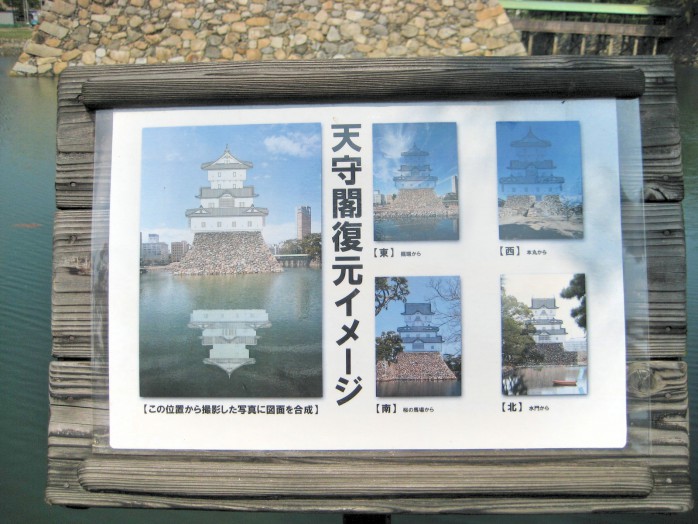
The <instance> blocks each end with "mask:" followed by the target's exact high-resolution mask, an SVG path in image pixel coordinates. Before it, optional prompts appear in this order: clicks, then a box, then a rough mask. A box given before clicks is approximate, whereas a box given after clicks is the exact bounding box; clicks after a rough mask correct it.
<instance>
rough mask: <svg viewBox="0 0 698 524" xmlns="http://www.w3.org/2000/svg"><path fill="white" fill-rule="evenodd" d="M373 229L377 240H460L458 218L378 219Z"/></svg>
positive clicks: (374, 237)
mask: <svg viewBox="0 0 698 524" xmlns="http://www.w3.org/2000/svg"><path fill="white" fill-rule="evenodd" d="M373 229H374V236H373V239H374V240H376V241H394V242H396V241H397V242H400V241H404V242H410V241H430V240H458V219H457V218H430V217H418V218H395V219H380V220H378V219H376V221H375V222H374V225H373Z"/></svg>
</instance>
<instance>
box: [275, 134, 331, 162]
mask: <svg viewBox="0 0 698 524" xmlns="http://www.w3.org/2000/svg"><path fill="white" fill-rule="evenodd" d="M264 147H266V149H267V151H268V152H269V153H271V154H272V155H285V156H292V157H298V158H310V157H312V156H314V155H317V154H318V153H319V151H320V135H318V134H306V133H286V134H284V135H271V136H268V137H266V138H265V139H264Z"/></svg>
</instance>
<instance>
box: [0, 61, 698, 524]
mask: <svg viewBox="0 0 698 524" xmlns="http://www.w3.org/2000/svg"><path fill="white" fill-rule="evenodd" d="M13 63H14V60H13V59H12V58H3V57H0V161H1V164H0V165H1V166H2V167H1V169H0V214H1V219H0V344H1V345H2V346H1V348H0V398H1V399H2V402H3V405H4V408H3V410H2V416H1V417H0V429H1V431H0V438H1V439H2V440H1V442H2V445H1V446H0V450H1V452H0V515H1V517H0V519H1V521H2V522H8V523H25V522H26V523H56V522H71V523H72V522H76V523H83V522H84V523H95V522H100V523H101V522H106V523H111V522H114V523H116V522H118V523H121V522H129V523H130V522H134V523H137V522H148V523H167V524H174V523H179V522H183V523H184V522H186V523H189V522H195V523H200V522H201V523H203V522H226V523H243V522H244V523H252V524H254V523H262V522H273V523H284V524H286V523H290V524H292V523H305V522H313V523H330V522H331V523H335V524H339V523H340V522H341V521H342V517H341V515H328V514H303V513H294V514H265V513H261V514H249V513H242V512H218V511H212V512H207V511H190V510H186V511H185V510H182V511H165V510H134V509H89V510H78V509H66V508H61V507H52V506H48V505H46V504H45V503H44V490H45V486H46V464H47V458H46V440H47V437H46V435H47V430H48V365H49V362H50V361H51V332H50V318H51V309H50V308H51V291H50V290H51V252H52V227H53V215H54V211H55V200H54V177H55V114H56V102H55V82H54V81H53V80H49V79H35V78H9V77H8V76H7V71H9V69H10V68H11V67H12V64H13ZM678 73H679V75H678V81H679V95H680V107H681V126H682V139H683V162H684V169H685V174H686V197H685V200H684V213H685V218H686V241H687V250H688V267H689V268H695V267H696V266H697V265H698V227H697V225H698V70H696V69H680V70H679V71H678ZM688 314H689V348H690V349H689V353H688V356H687V360H688V363H689V370H690V371H689V375H690V382H689V391H690V396H691V409H692V410H693V415H694V416H693V417H691V428H690V429H691V447H692V454H693V457H695V456H696V453H697V452H698V445H696V442H697V441H696V435H698V427H697V426H696V420H698V417H696V416H695V414H696V410H695V406H696V400H697V399H698V388H697V386H696V384H698V375H697V373H698V369H697V366H698V336H697V333H698V324H697V323H696V315H697V314H698V279H697V277H696V271H694V270H689V273H688ZM260 331H262V330H260ZM360 430H361V428H354V427H352V426H351V424H349V423H347V431H360ZM695 464H696V461H695V458H693V459H692V467H691V472H692V478H693V479H694V480H693V482H694V486H695V483H696V479H698V470H696V467H695ZM695 491H696V488H695V487H694V492H695ZM506 509H507V508H506V507H503V508H502V510H503V511H506ZM696 517H697V515H696V513H695V512H693V513H690V514H683V515H676V516H661V515H618V514H615V515H598V514H595V515H579V516H568V515H566V516H564V517H560V516H549V517H539V516H501V515H497V516H456V515H454V516H436V517H428V518H427V517H424V516H404V515H394V516H393V523H395V524H400V523H414V524H417V523H424V522H429V523H431V522H434V523H437V524H438V523H442V524H444V523H449V524H464V523H478V522H487V523H492V524H494V523H501V522H522V523H534V522H545V523H550V524H552V523H558V522H575V523H587V522H607V523H617V522H626V523H628V524H631V523H632V524H640V523H657V522H659V523H669V522H671V523H690V522H695V521H696V520H698V519H696Z"/></svg>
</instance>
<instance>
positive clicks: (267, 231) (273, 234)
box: [262, 222, 296, 244]
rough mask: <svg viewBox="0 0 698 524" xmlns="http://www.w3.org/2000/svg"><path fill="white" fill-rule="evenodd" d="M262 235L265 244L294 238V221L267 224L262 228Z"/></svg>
mask: <svg viewBox="0 0 698 524" xmlns="http://www.w3.org/2000/svg"><path fill="white" fill-rule="evenodd" d="M262 236H263V237H264V242H266V243H267V244H278V243H280V242H283V241H284V240H289V239H291V238H296V223H295V222H285V223H283V224H267V225H266V226H264V229H262Z"/></svg>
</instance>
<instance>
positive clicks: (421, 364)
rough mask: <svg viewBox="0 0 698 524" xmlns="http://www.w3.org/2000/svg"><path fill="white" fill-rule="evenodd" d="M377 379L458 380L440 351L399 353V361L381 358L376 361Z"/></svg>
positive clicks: (381, 380) (382, 380)
mask: <svg viewBox="0 0 698 524" xmlns="http://www.w3.org/2000/svg"><path fill="white" fill-rule="evenodd" d="M376 380H377V381H379V382H385V381H392V380H457V378H456V375H455V373H453V371H451V369H450V368H449V367H448V366H447V365H446V363H445V362H444V360H443V358H442V357H441V354H440V353H435V352H430V353H426V352H424V353H405V352H400V353H398V354H397V362H394V363H391V362H387V361H385V360H380V361H378V362H377V363H376Z"/></svg>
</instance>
